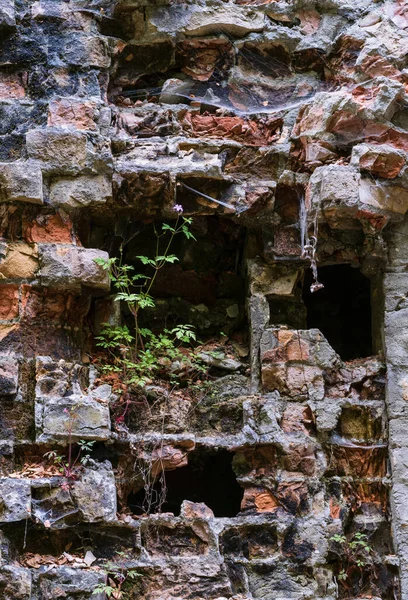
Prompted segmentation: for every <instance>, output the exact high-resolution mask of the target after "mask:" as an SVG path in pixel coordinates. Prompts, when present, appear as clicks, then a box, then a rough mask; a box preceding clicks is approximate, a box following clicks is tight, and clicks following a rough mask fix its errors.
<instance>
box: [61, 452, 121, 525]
mask: <svg viewBox="0 0 408 600" xmlns="http://www.w3.org/2000/svg"><path fill="white" fill-rule="evenodd" d="M71 495H72V499H73V501H74V503H75V505H76V506H77V508H78V510H79V513H80V519H81V520H82V521H84V522H86V523H96V522H104V523H106V522H108V523H111V522H112V521H116V511H117V504H116V485H115V477H114V475H113V471H112V465H111V464H110V462H108V461H105V462H104V463H96V462H95V461H89V466H87V468H86V469H85V470H84V472H83V473H82V474H81V476H80V478H79V479H78V481H75V482H74V484H73V486H72V490H71Z"/></svg>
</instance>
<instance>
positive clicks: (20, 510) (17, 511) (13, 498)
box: [0, 477, 31, 523]
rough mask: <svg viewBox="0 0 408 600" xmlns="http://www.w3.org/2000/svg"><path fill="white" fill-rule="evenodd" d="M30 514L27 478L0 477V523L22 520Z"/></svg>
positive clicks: (29, 488)
mask: <svg viewBox="0 0 408 600" xmlns="http://www.w3.org/2000/svg"><path fill="white" fill-rule="evenodd" d="M30 516H31V483H30V480H29V479H13V478H12V477H5V478H3V479H0V523H11V522H14V521H22V520H24V519H27V518H29V517H30Z"/></svg>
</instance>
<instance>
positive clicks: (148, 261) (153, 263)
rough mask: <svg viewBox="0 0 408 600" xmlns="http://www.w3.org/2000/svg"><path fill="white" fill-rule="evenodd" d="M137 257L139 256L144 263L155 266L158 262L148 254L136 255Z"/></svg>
mask: <svg viewBox="0 0 408 600" xmlns="http://www.w3.org/2000/svg"><path fill="white" fill-rule="evenodd" d="M136 258H138V259H139V260H140V261H141V262H142V264H144V265H150V266H152V267H153V266H155V264H156V261H155V260H154V259H153V258H149V257H147V256H136Z"/></svg>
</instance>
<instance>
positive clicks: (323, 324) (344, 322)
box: [303, 265, 373, 360]
mask: <svg viewBox="0 0 408 600" xmlns="http://www.w3.org/2000/svg"><path fill="white" fill-rule="evenodd" d="M319 281H320V282H321V283H323V285H324V288H323V289H321V290H319V291H317V292H314V293H312V292H311V291H310V285H311V283H312V273H311V271H310V270H309V271H307V272H306V274H305V278H304V285H303V302H304V304H305V306H306V310H307V316H306V321H307V328H308V329H312V328H317V329H320V331H321V332H322V333H323V335H324V336H325V337H326V338H327V340H328V342H329V343H330V344H331V346H332V347H333V348H334V350H335V351H336V352H337V353H338V354H339V355H340V357H341V358H342V359H343V360H353V359H356V358H364V357H367V356H370V355H371V354H372V353H373V342H372V333H371V330H372V327H371V284H370V280H369V279H368V278H367V277H365V275H363V274H362V273H361V271H360V270H359V269H357V268H354V267H352V266H351V265H330V266H327V267H321V268H319Z"/></svg>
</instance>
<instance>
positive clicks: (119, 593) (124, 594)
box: [92, 552, 141, 600]
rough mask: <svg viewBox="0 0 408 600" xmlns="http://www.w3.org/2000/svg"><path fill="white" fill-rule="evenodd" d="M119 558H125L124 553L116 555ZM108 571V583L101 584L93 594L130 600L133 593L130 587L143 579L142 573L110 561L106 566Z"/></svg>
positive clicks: (119, 599) (116, 599) (118, 599)
mask: <svg viewBox="0 0 408 600" xmlns="http://www.w3.org/2000/svg"><path fill="white" fill-rule="evenodd" d="M116 554H117V555H118V556H119V558H125V557H126V554H125V553H124V552H117V553H116ZM105 568H106V570H107V571H108V576H107V581H106V583H101V584H100V585H98V586H97V587H96V588H95V589H94V590H93V592H92V593H93V594H105V597H106V598H114V599H115V600H126V599H127V598H130V596H129V594H130V593H131V592H130V590H129V589H126V588H129V585H131V583H132V582H134V581H136V580H137V579H138V578H139V577H141V574H140V573H137V571H135V570H131V569H127V568H126V567H124V566H122V565H121V564H120V563H118V562H114V561H109V562H107V563H106V565H105Z"/></svg>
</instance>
